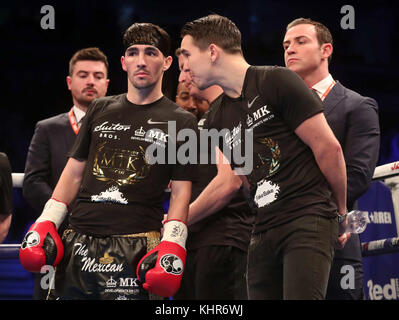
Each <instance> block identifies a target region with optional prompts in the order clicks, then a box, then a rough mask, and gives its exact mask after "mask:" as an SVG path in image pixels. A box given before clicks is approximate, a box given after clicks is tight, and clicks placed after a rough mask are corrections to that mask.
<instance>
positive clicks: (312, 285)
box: [247, 215, 338, 300]
mask: <svg viewBox="0 0 399 320" xmlns="http://www.w3.org/2000/svg"><path fill="white" fill-rule="evenodd" d="M337 239H338V222H337V220H336V219H335V218H333V219H330V218H326V217H323V216H318V215H306V216H303V217H300V218H297V219H294V220H292V221H290V222H288V223H286V224H283V225H280V226H277V227H275V228H272V229H270V230H268V231H266V232H263V233H259V234H253V235H252V237H251V242H250V246H249V251H248V274H247V277H248V278H247V284H248V298H249V299H271V300H281V299H287V300H316V299H324V298H325V295H326V290H327V283H328V277H329V273H330V267H331V263H332V259H333V256H334V244H335V243H336V242H337Z"/></svg>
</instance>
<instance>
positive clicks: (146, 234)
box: [112, 231, 161, 239]
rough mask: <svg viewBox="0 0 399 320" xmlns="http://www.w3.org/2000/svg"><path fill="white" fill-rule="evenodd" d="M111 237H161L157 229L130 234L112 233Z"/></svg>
mask: <svg viewBox="0 0 399 320" xmlns="http://www.w3.org/2000/svg"><path fill="white" fill-rule="evenodd" d="M112 237H121V238H142V237H146V238H147V239H159V238H160V237H161V234H160V233H159V232H158V231H150V232H141V233H132V234H122V235H113V236H112Z"/></svg>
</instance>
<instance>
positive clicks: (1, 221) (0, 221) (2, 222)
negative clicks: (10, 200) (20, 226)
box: [0, 213, 12, 243]
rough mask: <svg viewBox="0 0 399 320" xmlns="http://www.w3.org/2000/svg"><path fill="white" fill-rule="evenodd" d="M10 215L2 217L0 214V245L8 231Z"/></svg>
mask: <svg viewBox="0 0 399 320" xmlns="http://www.w3.org/2000/svg"><path fill="white" fill-rule="evenodd" d="M11 217H12V214H11V213H10V214H8V215H3V214H0V243H2V242H3V241H4V239H5V238H6V237H7V234H8V231H9V230H10V225H11Z"/></svg>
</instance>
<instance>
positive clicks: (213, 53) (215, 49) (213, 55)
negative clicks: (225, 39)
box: [209, 43, 221, 63]
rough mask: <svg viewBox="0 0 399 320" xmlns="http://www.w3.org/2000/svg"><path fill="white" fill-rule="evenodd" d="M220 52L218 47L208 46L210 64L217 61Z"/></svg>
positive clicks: (214, 45) (212, 44)
mask: <svg viewBox="0 0 399 320" xmlns="http://www.w3.org/2000/svg"><path fill="white" fill-rule="evenodd" d="M220 52H221V48H220V47H218V46H217V45H216V44H214V43H211V44H210V45H209V54H210V57H211V62H212V63H214V62H215V61H217V60H218V59H219V57H220Z"/></svg>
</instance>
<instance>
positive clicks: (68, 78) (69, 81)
mask: <svg viewBox="0 0 399 320" xmlns="http://www.w3.org/2000/svg"><path fill="white" fill-rule="evenodd" d="M71 82H72V78H71V77H70V76H67V77H66V83H67V86H68V89H69V90H71Z"/></svg>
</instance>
